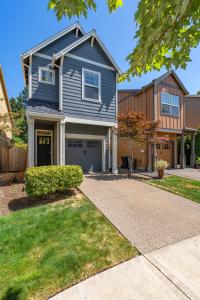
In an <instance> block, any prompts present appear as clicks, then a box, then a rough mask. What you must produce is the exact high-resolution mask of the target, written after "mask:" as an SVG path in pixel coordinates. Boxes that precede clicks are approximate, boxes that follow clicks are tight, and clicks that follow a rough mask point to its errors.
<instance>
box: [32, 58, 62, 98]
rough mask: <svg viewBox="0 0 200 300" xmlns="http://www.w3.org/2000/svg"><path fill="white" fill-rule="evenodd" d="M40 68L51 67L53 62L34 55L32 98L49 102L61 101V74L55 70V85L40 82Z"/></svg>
mask: <svg viewBox="0 0 200 300" xmlns="http://www.w3.org/2000/svg"><path fill="white" fill-rule="evenodd" d="M39 67H49V68H50V67H51V61H50V60H48V59H45V58H41V57H37V56H34V55H33V60H32V98H33V99H38V100H43V101H48V102H54V103H55V102H58V101H59V74H58V70H57V69H55V85H52V84H46V83H42V82H39Z"/></svg>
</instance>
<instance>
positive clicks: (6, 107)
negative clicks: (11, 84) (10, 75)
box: [0, 65, 13, 147]
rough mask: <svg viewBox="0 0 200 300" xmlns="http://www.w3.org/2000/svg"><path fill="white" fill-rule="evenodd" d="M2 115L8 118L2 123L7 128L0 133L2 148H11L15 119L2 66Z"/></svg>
mask: <svg viewBox="0 0 200 300" xmlns="http://www.w3.org/2000/svg"><path fill="white" fill-rule="evenodd" d="M0 115H1V116H3V115H4V116H6V118H5V120H4V122H2V127H3V128H5V130H4V132H0V147H9V146H10V141H11V139H12V122H13V118H12V111H11V107H10V102H9V99H8V94H7V90H6V85H5V80H4V75H3V69H2V66H1V65H0ZM3 123H4V124H3ZM5 123H7V124H5Z"/></svg>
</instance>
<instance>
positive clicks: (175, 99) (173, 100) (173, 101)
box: [171, 95, 179, 106]
mask: <svg viewBox="0 0 200 300" xmlns="http://www.w3.org/2000/svg"><path fill="white" fill-rule="evenodd" d="M171 105H176V106H179V97H178V96H175V95H171Z"/></svg>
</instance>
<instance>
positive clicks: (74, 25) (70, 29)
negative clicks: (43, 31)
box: [23, 23, 85, 59]
mask: <svg viewBox="0 0 200 300" xmlns="http://www.w3.org/2000/svg"><path fill="white" fill-rule="evenodd" d="M76 28H78V29H79V30H80V31H81V32H82V34H83V35H84V34H85V31H84V30H83V28H82V27H81V25H80V24H79V23H75V24H73V25H71V26H69V27H67V28H65V29H64V30H63V31H61V32H59V33H57V34H56V35H54V36H52V37H50V38H49V39H47V40H45V41H44V42H42V43H40V44H38V45H37V46H35V47H33V48H31V49H30V50H28V51H27V52H25V53H24V54H23V58H24V59H25V58H27V57H28V56H29V55H32V54H33V53H35V52H37V51H39V50H40V49H41V48H43V47H45V46H47V45H48V44H50V43H52V42H54V41H55V40H57V39H58V38H60V37H62V36H63V35H65V34H67V33H69V32H70V31H72V30H74V29H76Z"/></svg>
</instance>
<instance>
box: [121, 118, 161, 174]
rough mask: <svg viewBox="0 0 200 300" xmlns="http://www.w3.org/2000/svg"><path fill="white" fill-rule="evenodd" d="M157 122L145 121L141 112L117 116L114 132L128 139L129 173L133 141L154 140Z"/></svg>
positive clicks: (143, 142) (131, 164)
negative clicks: (116, 125)
mask: <svg viewBox="0 0 200 300" xmlns="http://www.w3.org/2000/svg"><path fill="white" fill-rule="evenodd" d="M157 128H158V122H157V121H156V122H155V121H147V120H146V118H145V116H144V114H143V113H134V112H129V113H128V114H120V115H119V116H118V127H117V128H116V129H115V134H117V135H118V137H121V138H127V139H128V153H129V174H132V169H133V151H134V146H135V143H139V144H146V143H148V142H155V140H156V131H157Z"/></svg>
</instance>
